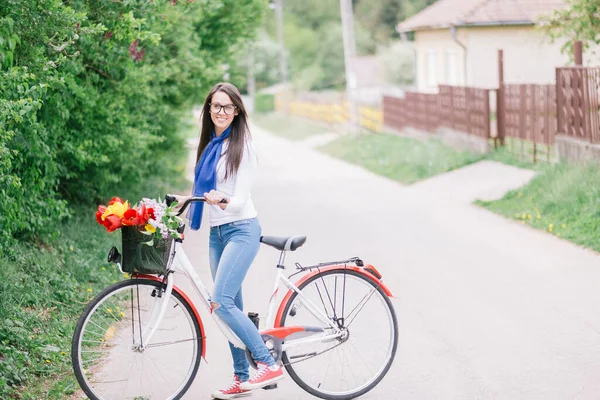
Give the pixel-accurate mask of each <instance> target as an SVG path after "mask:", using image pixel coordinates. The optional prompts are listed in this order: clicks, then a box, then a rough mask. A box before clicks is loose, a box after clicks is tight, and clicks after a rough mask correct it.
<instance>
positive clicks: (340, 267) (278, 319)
mask: <svg viewBox="0 0 600 400" xmlns="http://www.w3.org/2000/svg"><path fill="white" fill-rule="evenodd" d="M366 267H371V268H374V267H373V266H371V265H367V266H366ZM366 267H365V268H366ZM344 269H349V270H352V271H356V272H358V273H359V274H361V275H364V276H366V277H367V278H369V279H370V280H372V281H373V282H375V284H376V285H377V286H379V287H381V289H382V290H383V292H384V293H385V294H386V295H387V296H388V297H394V296H393V295H392V292H391V291H390V289H388V287H387V286H386V285H385V283H383V282H382V281H381V280H380V279H378V278H377V277H376V276H374V275H373V274H371V273H369V272H368V271H365V269H364V268H359V267H355V266H351V267H345V266H343V265H332V266H331V267H325V268H321V269H320V271H314V272H311V273H310V274H307V275H304V276H303V277H302V278H300V279H299V280H298V282H296V284H295V285H296V287H299V286H300V285H301V284H303V283H304V282H306V281H307V280H308V279H310V278H312V277H313V276H315V275H317V274H318V273H320V272H325V271H332V270H344ZM293 293H294V291H293V290H291V289H290V290H288V292H287V293H286V295H285V297H284V298H283V300H282V301H281V304H280V305H279V309H278V310H277V315H276V316H275V321H274V326H275V328H279V327H281V317H282V316H283V309H284V308H285V305H286V304H287V302H288V301H289V300H290V297H292V294H293Z"/></svg>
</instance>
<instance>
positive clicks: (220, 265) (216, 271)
mask: <svg viewBox="0 0 600 400" xmlns="http://www.w3.org/2000/svg"><path fill="white" fill-rule="evenodd" d="M260 235H261V228H260V224H259V222H258V219H257V218H251V219H244V220H239V221H234V222H230V223H228V224H224V225H220V226H215V227H211V228H210V241H209V243H210V247H209V249H210V252H209V254H210V270H211V273H212V277H213V281H214V287H213V293H212V298H211V301H212V302H213V303H217V304H218V306H217V308H216V309H215V310H214V312H215V313H216V314H217V315H218V316H219V317H221V319H222V320H223V321H224V322H225V323H226V324H227V325H228V326H229V327H230V328H231V329H232V330H233V332H234V333H235V334H236V335H237V336H238V337H239V338H240V340H241V341H242V342H244V344H245V345H246V346H247V347H248V349H249V350H250V352H251V353H252V356H253V357H254V359H255V360H256V361H258V362H262V363H265V364H267V365H269V366H271V365H274V364H275V360H274V359H273V357H272V356H271V354H270V353H269V350H268V349H267V347H266V346H265V344H264V342H263V340H262V338H261V337H260V334H259V333H258V329H256V326H254V323H253V322H252V321H251V320H250V318H248V316H247V315H245V314H244V312H243V300H242V282H243V281H244V278H245V277H246V273H247V272H248V269H250V265H251V264H252V261H254V258H255V257H256V253H258V248H259V246H260ZM229 348H230V349H231V355H232V357H233V368H234V372H235V374H236V375H237V376H238V378H239V379H240V380H241V381H242V382H244V381H247V380H248V378H249V376H248V373H249V371H248V370H249V365H248V360H247V359H246V354H245V350H242V349H238V348H236V347H235V346H233V345H232V344H231V343H229Z"/></svg>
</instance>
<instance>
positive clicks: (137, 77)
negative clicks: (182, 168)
mask: <svg viewBox="0 0 600 400" xmlns="http://www.w3.org/2000/svg"><path fill="white" fill-rule="evenodd" d="M263 8H264V4H263V2H262V1H261V0H249V1H244V2H239V1H235V0H220V1H218V0H207V1H202V2H200V1H196V2H191V1H186V2H184V1H180V2H177V1H173V0H171V1H168V0H162V1H154V2H148V1H141V0H139V1H127V2H103V3H102V6H101V7H100V6H98V3H97V2H89V1H83V0H79V1H77V0H76V1H70V2H68V3H65V2H63V1H60V0H21V1H14V0H0V251H2V249H3V248H5V247H6V243H7V241H8V240H9V238H10V237H18V238H24V239H30V238H32V237H35V236H39V235H44V234H51V233H52V232H53V230H54V229H53V225H54V224H55V223H56V222H57V221H60V220H61V219H63V218H64V217H65V216H67V215H69V214H70V211H69V210H70V208H69V204H77V203H84V204H90V203H96V202H99V201H100V200H101V199H106V198H109V197H111V196H112V195H113V193H114V192H115V191H116V190H117V188H119V187H123V186H127V187H140V186H141V185H142V183H143V182H144V181H146V180H147V179H148V178H149V177H151V176H153V175H157V174H159V175H164V176H169V175H170V174H173V173H175V172H176V171H174V170H173V168H172V167H171V166H170V165H169V164H165V163H163V159H164V156H165V155H168V154H179V155H180V157H185V154H184V152H185V146H184V142H183V140H184V139H183V138H182V137H181V135H180V134H179V121H180V120H181V117H182V110H185V109H186V108H190V107H191V105H192V104H194V103H196V102H198V101H201V100H202V99H203V97H204V96H205V94H206V92H207V91H208V89H209V88H210V86H212V85H213V84H214V83H216V82H217V81H219V80H221V79H222V70H221V65H222V64H224V63H226V62H227V61H228V59H229V58H230V57H231V52H230V51H229V49H230V48H232V47H233V46H235V45H236V43H238V42H240V41H242V40H245V39H246V38H247V37H248V36H250V35H253V31H252V29H248V26H252V25H258V24H260V17H261V13H262V10H263ZM225 36H226V37H227V40H222V38H223V37H225ZM199 43H201V45H199Z"/></svg>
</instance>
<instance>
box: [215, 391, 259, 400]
mask: <svg viewBox="0 0 600 400" xmlns="http://www.w3.org/2000/svg"><path fill="white" fill-rule="evenodd" d="M211 396H212V398H213V399H219V400H229V399H237V398H239V397H246V396H252V392H245V393H237V394H223V393H219V392H215V393H213V394H211Z"/></svg>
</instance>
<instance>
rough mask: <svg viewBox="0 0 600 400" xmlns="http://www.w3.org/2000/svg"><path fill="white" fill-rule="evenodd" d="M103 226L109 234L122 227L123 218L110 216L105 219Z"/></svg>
mask: <svg viewBox="0 0 600 400" xmlns="http://www.w3.org/2000/svg"><path fill="white" fill-rule="evenodd" d="M102 225H104V227H105V228H106V231H107V232H113V231H114V230H116V229H119V228H120V227H121V218H119V216H118V215H114V214H112V215H109V216H108V217H106V218H104V221H102Z"/></svg>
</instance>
